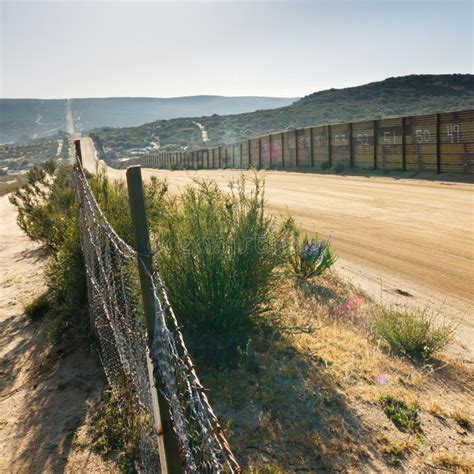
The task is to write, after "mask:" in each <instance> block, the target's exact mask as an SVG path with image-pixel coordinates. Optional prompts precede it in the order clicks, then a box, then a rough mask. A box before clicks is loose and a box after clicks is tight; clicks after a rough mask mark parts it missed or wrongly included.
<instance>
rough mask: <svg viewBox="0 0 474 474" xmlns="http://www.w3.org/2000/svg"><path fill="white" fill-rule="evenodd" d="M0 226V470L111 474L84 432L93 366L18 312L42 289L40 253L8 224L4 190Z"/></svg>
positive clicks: (96, 384) (94, 383) (73, 346)
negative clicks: (52, 342) (57, 343)
mask: <svg viewBox="0 0 474 474" xmlns="http://www.w3.org/2000/svg"><path fill="white" fill-rule="evenodd" d="M0 226H1V240H0V242H1V244H0V287H1V292H0V472H2V473H3V472H5V473H7V472H15V473H28V474H31V473H43V472H50V473H53V472H54V473H56V472H112V471H114V469H113V466H109V465H107V463H106V462H104V461H103V460H102V459H101V458H100V457H99V456H98V455H97V454H95V453H94V452H92V451H91V449H90V443H89V442H88V441H87V434H86V431H87V430H86V424H87V411H88V407H89V403H90V401H92V400H94V399H96V398H97V397H98V396H99V394H100V392H101V389H102V387H103V377H102V376H101V372H100V370H101V369H100V368H99V367H98V365H97V363H96V361H95V359H94V358H93V357H92V356H91V355H90V354H89V353H87V352H86V351H85V350H84V349H82V348H81V347H80V345H79V344H77V343H75V342H74V341H73V340H65V341H63V342H62V343H61V344H60V345H59V346H58V345H55V346H52V345H51V344H50V343H48V341H47V338H46V336H45V334H44V326H43V325H42V324H41V323H35V322H32V321H30V320H29V319H28V318H27V317H26V316H25V315H24V305H25V304H27V303H29V302H30V301H32V299H33V298H34V297H35V296H37V295H38V294H40V293H41V292H42V291H44V290H45V285H44V279H43V273H42V263H43V257H42V255H41V252H40V250H39V246H38V245H36V244H34V243H32V242H31V241H30V240H29V239H28V237H26V236H25V235H24V234H23V233H22V232H21V230H20V229H19V227H18V226H17V225H16V212H15V209H14V207H13V206H12V205H11V204H10V203H9V202H8V196H2V197H1V198H0ZM88 444H89V446H88Z"/></svg>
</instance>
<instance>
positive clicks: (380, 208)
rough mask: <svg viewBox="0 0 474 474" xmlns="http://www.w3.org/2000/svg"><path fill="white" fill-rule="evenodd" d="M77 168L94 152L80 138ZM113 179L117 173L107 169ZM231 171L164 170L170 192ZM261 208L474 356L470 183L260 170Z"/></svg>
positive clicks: (224, 177)
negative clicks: (433, 314)
mask: <svg viewBox="0 0 474 474" xmlns="http://www.w3.org/2000/svg"><path fill="white" fill-rule="evenodd" d="M81 147H82V153H83V160H84V165H85V167H87V168H89V169H91V170H94V169H95V166H96V164H95V159H96V158H95V150H94V147H93V144H92V141H91V140H90V139H89V138H82V139H81ZM108 173H109V175H110V176H111V177H113V178H122V179H124V178H125V171H123V170H114V169H110V168H109V169H108ZM239 174H240V171H237V170H200V171H165V170H151V169H144V170H143V175H144V178H145V179H148V178H149V177H150V176H158V177H160V178H166V179H167V180H168V181H169V183H170V186H171V189H177V188H180V187H183V186H185V185H186V184H189V183H190V182H191V180H192V178H193V177H202V178H204V177H208V178H212V179H214V180H216V181H217V182H218V183H220V184H222V185H224V184H225V183H227V182H228V181H229V180H230V179H235V178H236V177H237V176H238V175H239ZM259 175H261V176H262V177H264V178H265V181H266V195H267V199H268V203H269V206H270V208H271V209H272V210H275V211H278V212H283V213H285V212H291V214H292V215H293V216H294V217H295V218H296V219H297V221H298V222H299V223H300V224H301V225H302V226H303V227H304V228H305V229H307V230H309V231H318V232H319V234H320V235H321V236H322V237H324V238H327V239H330V241H331V244H332V246H333V247H334V248H335V250H336V252H337V254H338V256H339V260H338V262H337V264H336V267H337V269H338V271H339V272H340V273H341V274H342V275H343V276H345V277H348V278H350V279H351V281H352V282H353V283H354V284H356V285H357V286H360V287H362V288H363V289H364V290H365V291H367V292H368V293H369V294H370V295H371V296H373V297H375V298H377V299H378V298H382V299H383V301H385V302H387V301H389V302H394V303H401V304H407V305H414V306H418V307H425V306H427V305H432V306H434V307H435V308H436V309H438V310H440V313H441V314H443V315H446V316H448V317H449V318H450V319H454V320H456V321H459V323H460V328H459V336H460V342H461V346H462V347H458V349H459V351H460V352H462V353H463V358H466V357H468V358H469V359H471V358H472V356H473V354H474V347H473V346H474V311H473V309H474V292H473V289H474V232H473V231H474V185H472V184H465V183H464V184H460V183H443V182H433V181H423V180H415V179H410V180H409V179H394V178H388V177H358V176H357V177H354V176H332V175H318V174H305V173H296V172H283V171H264V172H263V171H262V172H259Z"/></svg>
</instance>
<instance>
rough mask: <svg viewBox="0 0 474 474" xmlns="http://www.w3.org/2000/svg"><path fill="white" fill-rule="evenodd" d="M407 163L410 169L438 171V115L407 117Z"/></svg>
mask: <svg viewBox="0 0 474 474" xmlns="http://www.w3.org/2000/svg"><path fill="white" fill-rule="evenodd" d="M405 143H406V165H407V170H409V171H436V170H437V150H436V115H435V114H432V115H420V116H415V117H407V118H406V119H405Z"/></svg>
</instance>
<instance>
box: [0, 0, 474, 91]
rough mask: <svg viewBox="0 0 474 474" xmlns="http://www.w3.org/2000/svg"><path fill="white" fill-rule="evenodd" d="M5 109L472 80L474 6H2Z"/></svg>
mask: <svg viewBox="0 0 474 474" xmlns="http://www.w3.org/2000/svg"><path fill="white" fill-rule="evenodd" d="M0 15H1V33H0V34H1V36H0V38H1V50H0V60H1V82H0V96H2V97H40V98H62V97H111V96H149V97H174V96H186V95H195V94H221V95H232V96H236V95H268V96H286V97H296V96H304V95H306V94H309V93H311V92H314V91H317V90H323V89H328V88H331V87H336V88H339V87H346V86H352V85H359V84H364V83H367V82H371V81H377V80H381V79H384V78H386V77H391V76H400V75H406V74H428V73H430V74H440V73H455V72H456V73H472V72H473V28H474V26H473V23H474V21H473V6H472V1H470V0H466V1H457V0H445V1H441V0H435V1H430V0H422V1H408V0H395V1H388V0H387V1H385V0H366V1H363V0H360V1H359V0H352V1H349V0H345V1H340V0H332V1H317V0H314V1H297V0H294V1H290V0H288V1H277V2H276V1H273V2H272V1H258V2H257V1H252V2H250V1H246V2H229V1H224V0H220V1H214V2H212V1H191V2H182V1H174V2H172V1H168V2H158V1H148V2H135V1H119V2H117V1H102V2H85V1H79V2H78V1H76V2H74V1H66V0H64V1H49V2H44V1H34V2H27V1H21V0H20V1H18V0H17V1H15V2H12V1H3V0H1V12H0Z"/></svg>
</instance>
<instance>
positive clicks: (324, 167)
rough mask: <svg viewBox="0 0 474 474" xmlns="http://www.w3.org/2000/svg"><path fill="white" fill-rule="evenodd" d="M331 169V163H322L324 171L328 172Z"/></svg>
mask: <svg viewBox="0 0 474 474" xmlns="http://www.w3.org/2000/svg"><path fill="white" fill-rule="evenodd" d="M329 168H331V163H330V162H329V161H323V162H322V163H321V169H322V170H328V169H329Z"/></svg>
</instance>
